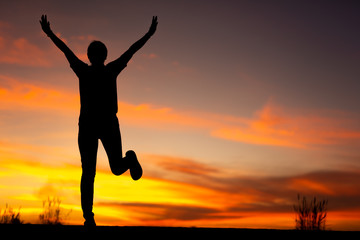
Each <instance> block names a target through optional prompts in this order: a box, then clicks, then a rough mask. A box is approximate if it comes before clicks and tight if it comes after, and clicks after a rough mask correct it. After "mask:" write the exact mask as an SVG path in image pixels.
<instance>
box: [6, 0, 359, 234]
mask: <svg viewBox="0 0 360 240" xmlns="http://www.w3.org/2000/svg"><path fill="white" fill-rule="evenodd" d="M359 12H360V3H359V2H358V1H340V0H339V1H306V0H305V1H267V0H263V1H260V0H254V1H251V0H247V1H245V0H244V1H242V0H240V1H237V0H233V1H232V0H221V1H220V0H208V1H206V0H182V1H180V0H174V1H165V0H162V1H161V0H158V1H154V0H149V1H146V0H142V1H137V0H135V1H130V0H128V1H122V0H120V1H119V0H114V1H106V0H99V1H95V0H87V1H68V0H62V1H45V0H44V1H36V0H34V1H18V0H13V1H1V2H0V209H3V208H5V206H6V204H8V205H10V206H11V207H13V208H14V209H18V208H20V207H21V210H20V211H21V214H22V218H23V219H24V220H25V222H32V223H36V222H37V221H38V215H39V214H40V213H41V211H42V201H43V200H45V199H46V198H47V197H48V196H51V197H59V198H60V199H61V200H62V203H61V206H62V207H63V212H64V213H66V212H69V211H70V210H72V211H71V214H70V215H69V216H68V217H67V218H66V219H65V222H66V223H68V224H82V223H83V219H82V216H81V215H82V213H81V208H80V189H79V184H80V176H81V164H80V154H79V151H78V145H77V131H78V125H77V124H78V115H79V110H80V98H79V88H78V79H77V77H76V75H75V74H74V73H73V72H72V70H71V68H70V67H69V64H68V62H67V61H66V58H65V57H64V55H63V54H62V53H61V52H60V51H59V50H58V49H57V48H56V47H55V45H54V44H53V43H52V42H51V41H50V39H49V38H47V37H46V35H45V34H44V33H43V32H42V30H41V27H40V24H39V20H40V17H41V15H42V14H47V16H48V19H49V21H50V24H51V27H52V29H53V31H54V33H55V34H57V35H58V36H59V37H60V38H61V39H63V40H64V41H65V42H66V43H67V44H68V46H69V47H70V48H71V49H72V50H73V51H74V53H75V54H76V55H77V56H78V57H79V58H80V59H82V60H83V61H85V62H87V63H88V62H89V61H88V60H87V57H86V50H87V47H88V45H89V43H90V42H91V41H93V40H100V41H102V42H104V43H105V44H106V46H107V48H108V51H109V54H108V60H107V61H112V60H114V59H116V58H117V57H119V56H120V55H121V54H122V53H123V52H124V51H126V50H127V49H128V48H129V47H130V46H131V44H133V43H134V42H135V41H136V40H138V39H139V38H140V37H142V36H143V35H144V34H145V33H146V32H147V31H148V29H149V27H150V24H151V19H152V16H154V15H157V16H158V21H159V24H158V29H157V32H156V33H155V35H154V36H153V37H152V38H151V39H150V40H149V41H148V43H147V44H146V45H145V46H144V47H143V48H142V49H141V50H140V51H139V52H138V53H136V55H135V56H134V57H133V58H132V60H131V62H130V63H129V64H128V66H127V67H126V68H125V69H124V70H123V72H121V74H120V75H119V77H118V80H117V81H118V105H119V112H118V118H119V122H120V129H121V134H122V140H123V149H124V151H127V150H129V149H133V150H135V151H136V153H137V155H138V158H139V160H140V162H141V164H142V166H143V169H144V175H143V178H142V179H141V180H139V181H137V182H134V181H132V180H131V178H130V175H129V174H128V173H126V174H124V175H122V176H120V177H117V176H114V175H112V173H111V171H110V168H109V164H108V160H107V156H106V154H105V151H104V149H103V147H102V145H101V144H100V145H99V153H98V164H97V175H96V179H95V199H94V213H95V219H96V221H97V224H98V225H121V226H122V225H141V226H150V225H151V226H185V227H188V226H197V227H240V228H245V227H246V228H294V226H295V223H294V218H295V215H294V213H293V204H295V203H296V202H297V194H301V195H304V196H307V197H309V198H311V197H313V196H317V197H318V198H320V199H328V200H329V204H328V221H327V224H328V228H330V229H334V230H360V184H359V183H360V107H359V103H360V94H359V92H360V82H359V76H360V67H359V64H360V31H359V30H360V29H359V26H360V14H359Z"/></svg>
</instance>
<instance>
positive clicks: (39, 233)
mask: <svg viewBox="0 0 360 240" xmlns="http://www.w3.org/2000/svg"><path fill="white" fill-rule="evenodd" d="M0 233H1V235H0V239H26V238H28V239H30V238H32V239H36V240H38V239H66V240H68V239H85V238H87V237H88V238H89V239H90V237H91V239H107V238H109V239H110V238H111V239H129V240H130V239H156V240H158V239H185V240H190V239H201V240H203V239H209V240H210V239H259V238H260V237H261V238H267V239H273V238H274V239H275V238H276V239H291V238H292V239H293V238H298V237H300V238H303V239H304V238H305V239H315V238H320V239H329V237H342V238H344V239H350V236H351V238H353V237H354V236H355V237H356V239H359V238H358V237H359V236H360V231H359V232H341V231H321V232H303V231H296V230H273V229H241V228H180V227H108V226H106V227H105V226H99V227H96V229H94V230H87V229H85V228H84V227H83V226H69V225H63V226H51V225H36V224H21V225H1V224H0Z"/></svg>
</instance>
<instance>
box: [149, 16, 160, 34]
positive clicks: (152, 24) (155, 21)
mask: <svg viewBox="0 0 360 240" xmlns="http://www.w3.org/2000/svg"><path fill="white" fill-rule="evenodd" d="M157 24H158V21H157V16H153V18H152V22H151V26H150V29H149V32H148V33H149V34H150V35H151V36H152V35H153V34H154V33H155V31H156V27H157Z"/></svg>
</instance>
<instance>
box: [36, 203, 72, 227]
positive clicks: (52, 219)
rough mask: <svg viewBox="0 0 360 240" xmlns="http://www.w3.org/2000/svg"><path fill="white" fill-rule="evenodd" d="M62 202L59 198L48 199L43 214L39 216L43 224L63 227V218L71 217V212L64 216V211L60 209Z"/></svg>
mask: <svg viewBox="0 0 360 240" xmlns="http://www.w3.org/2000/svg"><path fill="white" fill-rule="evenodd" d="M60 204H61V200H60V199H59V198H57V197H53V198H51V197H48V199H47V200H44V201H43V212H42V213H41V214H40V215H39V220H40V223H41V224H49V225H61V224H62V220H63V217H67V216H69V214H70V213H71V210H70V211H69V212H68V213H67V214H66V216H62V215H63V213H62V209H61V208H60Z"/></svg>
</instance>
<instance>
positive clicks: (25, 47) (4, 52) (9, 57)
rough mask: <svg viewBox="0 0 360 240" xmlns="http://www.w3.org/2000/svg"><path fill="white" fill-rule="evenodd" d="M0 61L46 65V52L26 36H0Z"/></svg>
mask: <svg viewBox="0 0 360 240" xmlns="http://www.w3.org/2000/svg"><path fill="white" fill-rule="evenodd" d="M0 62H1V63H7V64H18V65H25V66H42V67H48V66H50V65H51V63H50V62H49V61H48V59H47V54H46V53H45V52H44V51H43V50H42V49H41V48H39V47H38V46H37V45H35V44H33V43H31V42H30V41H29V40H28V39H26V38H23V37H21V38H15V39H12V38H4V37H2V38H0Z"/></svg>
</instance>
